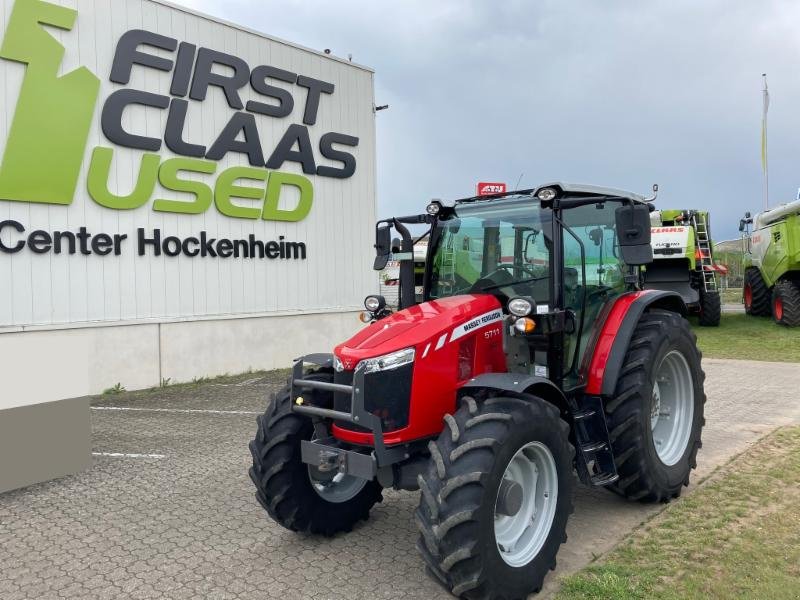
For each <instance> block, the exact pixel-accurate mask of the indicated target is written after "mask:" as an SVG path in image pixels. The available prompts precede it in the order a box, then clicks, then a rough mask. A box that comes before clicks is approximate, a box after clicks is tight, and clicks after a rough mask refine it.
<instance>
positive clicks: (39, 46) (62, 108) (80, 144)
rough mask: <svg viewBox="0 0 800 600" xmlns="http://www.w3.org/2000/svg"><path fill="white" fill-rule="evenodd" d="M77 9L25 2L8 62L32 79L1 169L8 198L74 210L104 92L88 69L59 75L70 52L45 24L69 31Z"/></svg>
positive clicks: (2, 191) (12, 31)
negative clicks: (22, 66) (96, 108)
mask: <svg viewBox="0 0 800 600" xmlns="http://www.w3.org/2000/svg"><path fill="white" fill-rule="evenodd" d="M76 16H77V11H75V10H72V9H69V8H65V7H63V6H57V5H55V4H51V3H49V2H44V1H43V0H17V1H16V3H15V4H14V9H13V10H12V12H11V18H10V19H9V22H8V27H7V29H6V35H5V38H4V39H3V45H2V46H1V47H0V57H2V58H6V59H9V60H14V61H18V62H21V63H25V64H26V65H27V66H26V67H25V77H24V79H23V81H22V89H21V91H20V95H19V98H18V100H17V106H16V109H15V111H14V119H13V121H12V122H11V127H10V129H9V135H8V140H7V142H6V149H5V153H4V155H3V161H2V164H0V199H3V200H17V201H22V202H44V203H47V204H70V203H71V202H72V198H73V197H74V195H75V187H76V185H77V183H78V176H79V175H80V170H81V163H82V161H83V155H84V152H85V150H86V141H87V137H88V135H89V127H90V126H91V120H92V114H93V113H94V106H95V103H96V101H97V95H98V92H99V90H100V80H99V79H98V78H97V77H96V76H95V75H94V74H93V73H91V72H90V71H89V70H88V69H86V68H84V67H81V68H79V69H76V70H74V71H72V72H71V73H67V74H66V75H63V76H61V77H59V76H58V69H59V66H60V65H61V59H62V58H63V56H64V48H63V46H61V44H59V43H58V41H56V40H55V38H53V37H52V36H51V35H50V34H48V33H47V32H46V31H45V29H44V28H43V27H42V25H51V26H53V27H58V28H59V29H65V30H67V31H69V30H70V29H72V26H73V25H74V23H75V17H76Z"/></svg>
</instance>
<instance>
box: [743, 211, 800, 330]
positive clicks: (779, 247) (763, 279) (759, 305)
mask: <svg viewBox="0 0 800 600" xmlns="http://www.w3.org/2000/svg"><path fill="white" fill-rule="evenodd" d="M751 229H752V231H751ZM739 230H740V231H741V232H743V234H744V235H743V237H742V244H743V248H742V250H743V255H744V267H745V272H744V307H745V311H746V312H747V314H749V315H755V316H770V315H771V316H772V319H773V320H774V321H775V322H776V323H777V324H779V325H785V326H787V327H797V326H800V200H796V201H795V202H791V203H789V204H784V205H783V206H778V207H776V208H773V209H770V210H768V211H765V212H763V213H760V214H757V215H756V216H755V217H751V216H750V213H747V214H746V215H745V217H744V219H742V220H741V222H740V224H739Z"/></svg>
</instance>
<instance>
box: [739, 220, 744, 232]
mask: <svg viewBox="0 0 800 600" xmlns="http://www.w3.org/2000/svg"><path fill="white" fill-rule="evenodd" d="M739 231H744V219H739Z"/></svg>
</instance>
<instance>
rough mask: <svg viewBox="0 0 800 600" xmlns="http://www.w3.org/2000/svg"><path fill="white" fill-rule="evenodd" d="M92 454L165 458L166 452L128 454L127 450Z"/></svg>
mask: <svg viewBox="0 0 800 600" xmlns="http://www.w3.org/2000/svg"><path fill="white" fill-rule="evenodd" d="M92 456H110V457H112V458H165V457H166V456H165V455H164V454H127V453H125V452H92Z"/></svg>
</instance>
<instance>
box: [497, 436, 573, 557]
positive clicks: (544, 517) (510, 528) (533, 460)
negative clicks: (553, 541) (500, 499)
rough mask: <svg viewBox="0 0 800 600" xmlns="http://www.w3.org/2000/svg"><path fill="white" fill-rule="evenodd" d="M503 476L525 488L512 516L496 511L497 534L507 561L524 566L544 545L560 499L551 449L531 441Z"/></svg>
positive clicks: (516, 455) (499, 550) (498, 548)
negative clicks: (516, 509) (518, 507)
mask: <svg viewBox="0 0 800 600" xmlns="http://www.w3.org/2000/svg"><path fill="white" fill-rule="evenodd" d="M503 479H507V480H509V481H511V482H513V483H517V484H519V485H520V486H521V487H522V504H521V506H520V509H519V510H518V511H517V513H516V514H515V515H513V516H508V515H505V514H501V513H498V511H497V500H495V511H494V537H495V541H496V543H497V550H498V552H499V553H500V556H501V558H502V559H503V561H505V563H506V564H508V565H510V566H512V567H522V566H525V565H527V564H528V563H529V562H531V561H532V560H533V559H534V558H535V557H536V555H537V554H539V551H540V550H541V549H542V546H544V543H545V540H547V536H548V535H549V534H550V529H551V527H552V525H553V519H554V517H555V514H556V503H557V501H558V470H557V469H556V461H555V459H554V458H553V454H552V453H551V452H550V450H549V449H548V448H547V446H545V445H544V444H542V443H541V442H530V443H529V444H526V445H524V446H523V447H522V448H520V449H519V450H517V453H516V454H515V455H514V457H513V458H512V459H511V462H509V463H508V466H507V467H506V470H505V473H503Z"/></svg>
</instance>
